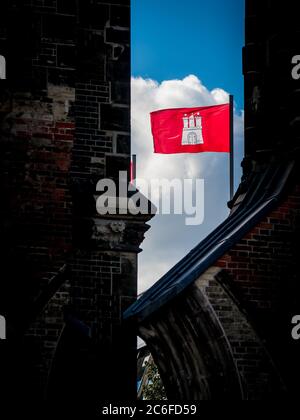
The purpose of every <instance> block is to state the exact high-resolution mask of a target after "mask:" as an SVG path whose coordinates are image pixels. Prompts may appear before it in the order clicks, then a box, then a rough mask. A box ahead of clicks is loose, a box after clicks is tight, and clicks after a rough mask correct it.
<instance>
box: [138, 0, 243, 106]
mask: <svg viewBox="0 0 300 420" xmlns="http://www.w3.org/2000/svg"><path fill="white" fill-rule="evenodd" d="M131 13H132V20H131V45H132V74H133V75H134V76H142V77H149V78H152V79H155V80H157V81H159V82H160V81H162V80H166V79H175V78H180V79H181V78H183V77H185V76H186V75H187V74H195V75H196V76H198V77H199V78H200V79H201V81H202V82H203V84H204V85H205V86H207V87H208V88H209V89H213V88H214V87H216V86H217V87H221V88H223V89H225V90H226V91H227V92H230V93H232V94H233V95H234V96H235V101H236V103H237V106H238V108H242V107H243V77H242V47H243V44H244V0H189V1H183V0H172V1H171V0H132V12H131Z"/></svg>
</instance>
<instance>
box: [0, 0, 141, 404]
mask: <svg viewBox="0 0 300 420" xmlns="http://www.w3.org/2000/svg"><path fill="white" fill-rule="evenodd" d="M129 17H130V3H129V0H124V1H117V0H107V1H105V0H80V1H68V0H52V1H50V0H49V1H47V0H43V1H42V0H41V1H38V0H34V1H18V0H9V1H6V2H3V4H2V3H1V17H0V23H1V25H0V26H1V29H0V53H1V54H2V55H3V56H5V58H6V61H7V80H1V81H0V119H1V121H0V123H1V142H0V147H1V162H0V165H1V240H0V242H1V261H2V262H1V272H2V274H1V283H0V313H1V314H3V315H5V316H6V319H7V324H8V339H7V340H6V342H1V343H0V344H1V347H0V349H1V350H2V349H3V357H1V363H3V366H6V368H7V371H8V379H7V381H8V382H7V384H8V383H9V381H10V382H11V384H12V385H11V386H12V389H13V390H14V391H13V392H14V393H16V392H17V393H18V392H20V393H21V394H23V396H24V393H25V394H26V395H25V397H27V398H28V400H29V401H30V400H32V399H33V400H39V399H43V398H45V397H46V398H50V399H68V398H72V400H73V401H76V396H77V395H78V396H79V395H80V400H82V401H84V400H85V398H87V399H92V398H97V399H99V398H100V399H101V398H104V397H114V398H116V399H118V398H129V397H134V395H135V386H136V385H135V356H136V354H135V336H134V335H132V334H131V333H130V332H129V331H127V330H125V329H124V327H123V325H122V323H121V316H122V311H123V310H124V308H126V307H127V306H128V305H129V304H130V303H132V302H133V301H134V300H135V299H136V278H137V253H138V252H139V251H140V248H139V245H140V243H141V241H142V240H143V233H144V232H145V231H146V230H147V225H146V224H145V222H146V220H147V218H145V217H144V218H142V217H139V216H135V218H133V217H131V216H129V215H125V216H121V217H119V216H118V215H116V216H112V217H106V218H104V217H103V218H100V216H99V215H98V214H97V212H96V207H95V198H96V191H95V186H96V183H97V181H98V180H99V179H101V178H103V177H110V178H116V177H117V175H118V171H119V170H126V171H128V168H129V161H130V122H129V121H130V112H129V111H130V45H129V39H130V29H129V24H130V22H129ZM121 349H122V350H121ZM116 375H117V376H118V381H117V383H115V377H116ZM16 384H18V385H16ZM95 384H96V385H95ZM12 389H10V391H11V392H12Z"/></svg>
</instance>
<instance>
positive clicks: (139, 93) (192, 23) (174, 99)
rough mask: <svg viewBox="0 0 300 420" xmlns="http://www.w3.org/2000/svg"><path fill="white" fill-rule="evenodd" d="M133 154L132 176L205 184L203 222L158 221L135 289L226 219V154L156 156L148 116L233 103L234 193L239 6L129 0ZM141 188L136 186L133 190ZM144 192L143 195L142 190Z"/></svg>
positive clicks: (238, 155)
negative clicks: (159, 111)
mask: <svg viewBox="0 0 300 420" xmlns="http://www.w3.org/2000/svg"><path fill="white" fill-rule="evenodd" d="M131 2H132V9H131V10H132V12H131V13H132V20H131V37H132V41H131V55H132V76H133V79H132V90H131V96H132V108H131V121H132V153H134V154H136V155H137V177H138V178H139V177H141V178H143V179H146V180H150V179H153V178H160V179H161V178H167V179H169V180H172V179H174V178H180V179H186V178H192V179H195V178H201V179H203V180H204V184H205V188H204V200H203V201H204V202H203V205H204V208H205V217H204V222H203V223H202V224H200V225H198V226H187V225H186V223H185V215H172V214H171V215H162V214H158V215H156V216H155V217H154V218H153V219H152V220H151V222H150V225H151V228H150V230H149V231H148V232H147V233H146V235H145V240H144V242H143V243H142V248H143V252H142V253H140V254H139V291H140V292H141V291H143V290H145V289H146V288H148V287H149V286H151V285H152V284H153V283H154V282H156V281H157V280H159V278H160V277H161V276H162V275H163V274H164V273H165V272H166V271H168V270H169V269H170V268H171V267H172V266H173V265H174V264H175V263H176V262H178V260H180V259H181V258H182V257H184V255H185V254H187V252H189V251H190V250H191V249H192V248H193V247H194V246H196V245H197V244H198V243H199V242H200V241H201V240H202V239H204V238H205V236H207V234H208V233H210V232H211V231H212V230H213V229H214V228H215V227H216V226H218V224H219V223H221V222H222V221H223V220H224V218H226V217H227V216H228V212H229V210H228V207H227V201H228V199H229V173H228V166H229V165H228V163H229V161H228V154H227V153H199V154H185V155H184V156H183V155H182V154H178V155H159V154H154V153H153V146H152V136H151V129H150V121H149V112H151V111H153V110H156V109H162V108H177V107H190V106H191V107H192V106H204V105H212V104H217V103H224V102H227V100H228V95H227V94H228V93H231V94H233V95H234V98H235V105H236V110H235V121H234V123H235V154H234V155H235V187H237V186H238V184H239V180H240V176H241V168H240V162H241V160H242V157H243V114H242V110H243V76H242V47H243V45H244V1H243V0H226V1H225V0H206V1H203V0H190V1H183V0H172V1H171V0H160V1H158V0H131ZM138 186H139V185H138ZM141 191H142V192H144V191H143V190H142V189H141Z"/></svg>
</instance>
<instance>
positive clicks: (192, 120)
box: [181, 112, 203, 145]
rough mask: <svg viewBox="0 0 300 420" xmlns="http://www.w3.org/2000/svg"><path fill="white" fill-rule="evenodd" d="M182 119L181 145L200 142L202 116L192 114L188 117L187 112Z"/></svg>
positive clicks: (201, 139) (201, 138)
mask: <svg viewBox="0 0 300 420" xmlns="http://www.w3.org/2000/svg"><path fill="white" fill-rule="evenodd" d="M182 120H183V129H182V139H181V144H182V145H193V144H202V143H203V136H202V118H201V116H200V114H199V112H198V113H197V114H195V115H194V114H192V115H190V116H189V117H188V116H187V114H185V115H184V117H183V118H182Z"/></svg>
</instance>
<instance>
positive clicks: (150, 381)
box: [143, 358, 167, 400]
mask: <svg viewBox="0 0 300 420" xmlns="http://www.w3.org/2000/svg"><path fill="white" fill-rule="evenodd" d="M146 375H147V382H146V384H145V386H144V390H143V399H144V400H166V399H167V396H166V392H165V388H164V386H163V383H162V380H161V377H160V374H159V372H158V369H157V366H156V364H155V363H154V361H153V359H152V358H150V359H149V361H148V362H147V363H146Z"/></svg>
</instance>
